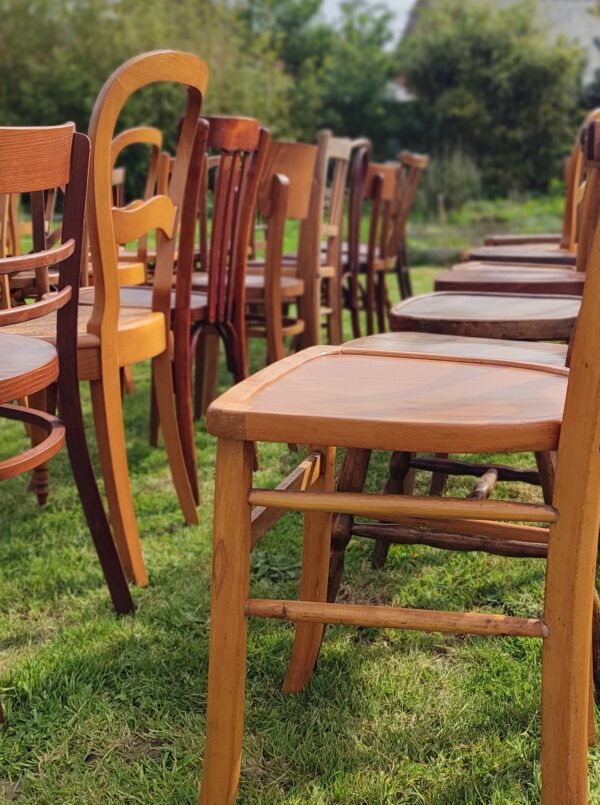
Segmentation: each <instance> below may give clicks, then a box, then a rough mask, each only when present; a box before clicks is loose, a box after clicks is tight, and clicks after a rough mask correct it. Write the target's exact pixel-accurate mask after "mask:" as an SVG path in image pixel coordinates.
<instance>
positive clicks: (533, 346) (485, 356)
mask: <svg viewBox="0 0 600 805" xmlns="http://www.w3.org/2000/svg"><path fill="white" fill-rule="evenodd" d="M345 347H347V348H348V349H353V350H355V349H365V350H367V351H372V352H378V353H383V354H387V353H395V354H414V355H445V356H448V357H455V358H480V359H481V360H486V361H496V360H497V361H508V362H512V363H514V362H516V363H536V364H538V363H542V364H550V365H552V366H565V364H566V361H567V352H568V347H567V346H566V345H564V344H547V343H544V342H541V343H540V342H536V341H508V340H504V339H500V338H468V337H464V336H458V335H450V336H449V335H443V334H437V333H413V332H408V331H403V332H396V333H379V334H377V335H371V336H366V337H364V338H356V339H354V340H353V341H348V342H347V343H346V344H345Z"/></svg>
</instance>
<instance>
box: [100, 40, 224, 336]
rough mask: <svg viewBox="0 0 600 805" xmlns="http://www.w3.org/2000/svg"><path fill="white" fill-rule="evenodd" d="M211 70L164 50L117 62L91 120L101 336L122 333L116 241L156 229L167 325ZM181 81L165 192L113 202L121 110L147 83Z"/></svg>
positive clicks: (157, 306) (156, 304) (158, 288)
mask: <svg viewBox="0 0 600 805" xmlns="http://www.w3.org/2000/svg"><path fill="white" fill-rule="evenodd" d="M207 79H208V68H207V65H206V63H205V62H203V61H202V60H201V59H199V58H198V57H197V56H193V55H192V54H189V53H180V52H178V51H169V50H161V51H154V52H151V53H144V54H142V55H140V56H136V57H135V58H133V59H130V60H129V61H128V62H126V63H125V64H123V65H122V66H121V67H119V68H118V69H117V70H116V71H115V72H114V73H113V74H112V75H111V76H110V78H109V79H108V81H107V82H106V83H105V85H104V87H103V88H102V90H101V91H100V94H99V96H98V99H97V100H96V104H95V106H94V110H93V112H92V118H91V121H90V129H89V131H90V139H91V142H92V159H91V165H90V190H89V232H90V245H91V250H92V266H93V270H94V284H95V286H96V288H95V294H94V310H93V313H92V317H91V319H90V323H89V325H88V327H89V330H90V332H94V333H98V334H100V335H101V336H102V335H104V336H106V335H109V334H110V332H111V331H116V326H117V320H118V315H119V283H118V273H117V248H116V247H117V246H118V245H119V244H120V243H126V242H129V241H131V240H137V239H138V238H140V237H141V236H142V235H144V234H145V233H147V232H148V231H150V230H151V229H156V230H157V256H156V266H155V273H154V284H153V299H152V307H153V309H154V310H159V311H162V312H163V313H164V315H165V321H166V323H167V325H168V322H169V316H170V294H171V281H172V273H173V261H174V253H175V236H176V234H177V232H178V222H179V215H180V210H181V205H182V201H183V194H184V190H185V183H186V178H187V173H188V168H189V163H190V158H191V155H192V148H193V144H194V137H195V134H196V127H197V121H198V115H199V112H200V107H201V104H202V98H203V95H204V92H205V89H206V83H207ZM162 82H166V83H175V84H181V85H183V86H184V87H186V88H187V90H188V93H187V107H186V111H185V115H184V119H183V123H182V127H181V136H180V138H179V142H178V145H177V153H176V156H175V162H174V165H173V170H172V174H171V179H170V182H169V192H168V194H167V195H156V196H153V197H152V198H150V199H148V200H146V201H144V202H141V203H140V202H133V204H131V205H129V206H128V207H125V208H118V207H114V206H113V203H112V188H111V184H112V182H111V179H112V155H113V151H112V142H113V138H114V131H115V126H116V123H117V120H118V117H119V114H120V112H121V110H122V108H123V105H124V104H125V102H126V100H127V99H128V98H129V97H130V95H132V94H133V93H134V92H135V91H136V90H139V89H141V88H142V87H145V86H148V85H149V84H155V83H162Z"/></svg>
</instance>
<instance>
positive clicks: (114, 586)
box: [58, 371, 134, 615]
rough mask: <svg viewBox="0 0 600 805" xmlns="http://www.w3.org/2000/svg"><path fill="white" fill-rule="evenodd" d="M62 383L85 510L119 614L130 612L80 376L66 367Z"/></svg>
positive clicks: (70, 443) (76, 476)
mask: <svg viewBox="0 0 600 805" xmlns="http://www.w3.org/2000/svg"><path fill="white" fill-rule="evenodd" d="M58 383H59V387H60V395H59V403H60V416H61V419H62V421H63V422H64V425H65V431H66V442H67V451H68V453H69V461H70V462H71V470H72V472H73V477H74V479H75V484H76V485H77V492H78V493H79V499H80V501H81V506H82V508H83V513H84V515H85V519H86V521H87V524H88V528H89V530H90V534H91V536H92V540H93V542H94V546H95V548H96V553H97V554H98V559H99V561H100V566H101V568H102V571H103V573H104V578H105V580H106V585H107V587H108V590H109V593H110V597H111V599H112V603H113V607H114V609H115V612H116V613H117V614H119V615H126V614H128V613H130V612H133V610H134V605H133V600H132V598H131V593H130V591H129V587H128V586H127V579H126V577H125V573H124V571H123V566H122V565H121V561H120V559H119V554H118V551H117V548H116V545H115V543H114V540H113V536H112V533H111V530H110V525H109V522H108V518H107V516H106V512H105V510H104V506H103V505H102V500H101V498H100V493H99V491H98V484H97V483H96V476H95V475H94V469H93V467H92V462H91V459H90V453H89V450H88V446H87V440H86V435H85V426H84V423H83V417H82V415H81V399H80V397H79V383H78V382H77V377H76V376H75V377H72V378H70V377H68V376H67V377H65V372H64V371H63V373H62V374H61V376H60V377H59V381H58Z"/></svg>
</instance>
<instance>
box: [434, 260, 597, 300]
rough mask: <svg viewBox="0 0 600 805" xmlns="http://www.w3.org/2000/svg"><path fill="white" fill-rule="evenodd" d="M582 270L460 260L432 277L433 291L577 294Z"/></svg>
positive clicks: (580, 284)
mask: <svg viewBox="0 0 600 805" xmlns="http://www.w3.org/2000/svg"><path fill="white" fill-rule="evenodd" d="M584 282H585V274H584V273H583V272H580V271H575V270H574V269H572V268H554V267H542V266H539V267H538V266H511V265H507V264H501V265H494V264H493V263H490V264H487V263H477V262H472V263H463V264H459V265H457V266H456V267H455V268H452V269H450V270H449V271H443V272H442V273H441V274H438V275H437V277H436V278H435V286H434V287H435V290H436V291H482V292H484V293H485V292H488V291H491V292H507V293H543V294H573V295H575V296H581V294H582V293H583V284H584Z"/></svg>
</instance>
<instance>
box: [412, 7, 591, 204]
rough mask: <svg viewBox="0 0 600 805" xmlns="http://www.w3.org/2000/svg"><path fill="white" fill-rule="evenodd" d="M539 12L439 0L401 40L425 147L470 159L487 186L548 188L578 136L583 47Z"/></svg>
mask: <svg viewBox="0 0 600 805" xmlns="http://www.w3.org/2000/svg"><path fill="white" fill-rule="evenodd" d="M537 11H538V10H537V6H536V4H535V3H534V2H520V3H516V4H514V5H510V6H508V7H497V6H495V5H494V4H493V3H492V2H490V0H433V1H432V2H431V3H429V4H427V5H425V6H424V7H423V8H422V9H419V11H418V13H417V14H416V16H415V18H414V19H413V20H412V23H411V32H410V34H409V35H407V36H406V37H404V38H403V39H402V40H401V42H400V44H399V47H398V67H399V70H400V71H401V72H402V73H403V74H404V76H405V79H406V82H407V84H408V86H409V88H410V89H411V90H412V92H413V93H414V94H415V95H416V98H417V100H416V101H415V102H414V104H411V106H412V107H413V108H412V112H413V114H414V119H417V120H419V121H421V123H422V126H421V133H422V137H423V141H424V142H425V144H426V146H427V147H428V148H429V149H431V150H433V151H434V152H437V153H444V152H446V153H447V152H452V151H459V152H462V153H464V154H465V155H467V157H471V158H472V159H474V160H475V161H476V162H477V164H478V166H479V168H480V170H481V171H482V173H483V179H484V184H485V187H486V189H487V190H488V192H492V193H505V192H507V191H509V190H511V189H514V188H516V189H539V190H544V189H546V188H547V186H548V183H549V181H550V179H551V178H553V177H555V176H556V175H557V174H558V166H559V164H560V160H561V159H562V157H563V156H564V154H565V152H566V151H567V150H568V149H569V147H570V145H571V142H572V139H573V131H574V128H575V126H576V121H577V119H578V112H577V100H578V93H579V84H580V76H581V68H582V54H581V52H580V50H579V49H578V48H577V47H575V46H572V45H570V44H568V43H567V42H566V41H565V40H563V39H558V40H556V41H551V40H550V39H549V36H548V33H547V31H546V30H545V29H544V28H543V26H542V24H541V21H540V18H541V15H540V14H538V13H537ZM413 123H414V121H413Z"/></svg>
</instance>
